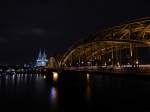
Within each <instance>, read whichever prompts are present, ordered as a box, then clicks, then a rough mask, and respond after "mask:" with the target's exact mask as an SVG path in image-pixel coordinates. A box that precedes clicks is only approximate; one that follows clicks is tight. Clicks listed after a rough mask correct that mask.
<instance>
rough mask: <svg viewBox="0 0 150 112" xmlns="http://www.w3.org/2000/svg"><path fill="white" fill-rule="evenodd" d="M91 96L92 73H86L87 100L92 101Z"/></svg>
mask: <svg viewBox="0 0 150 112" xmlns="http://www.w3.org/2000/svg"><path fill="white" fill-rule="evenodd" d="M90 97H91V84H90V74H86V100H87V102H89V101H90Z"/></svg>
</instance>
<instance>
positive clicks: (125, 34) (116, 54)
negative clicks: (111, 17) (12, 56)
mask: <svg viewBox="0 0 150 112" xmlns="http://www.w3.org/2000/svg"><path fill="white" fill-rule="evenodd" d="M149 46H150V18H143V19H138V20H134V21H131V22H129V23H126V24H123V25H119V26H115V27H112V28H108V29H106V30H101V31H97V32H95V33H93V34H92V35H91V36H90V37H88V38H86V39H84V40H82V41H80V42H78V43H76V44H75V45H73V46H72V47H71V48H70V49H69V50H68V51H67V52H66V53H65V54H64V56H63V58H62V59H61V61H60V63H59V65H60V66H61V67H89V66H98V67H102V68H104V67H107V68H117V67H118V68H121V67H138V66H139V64H140V63H141V64H143V63H142V61H141V60H142V59H141V58H140V57H139V52H138V50H139V48H145V47H149ZM143 50H144V49H143ZM143 53H144V51H143ZM140 61H141V62H140ZM141 66H142V65H141Z"/></svg>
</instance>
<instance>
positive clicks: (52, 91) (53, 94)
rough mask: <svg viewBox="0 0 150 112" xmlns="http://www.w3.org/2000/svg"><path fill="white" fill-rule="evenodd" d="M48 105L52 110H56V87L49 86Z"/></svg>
mask: <svg viewBox="0 0 150 112" xmlns="http://www.w3.org/2000/svg"><path fill="white" fill-rule="evenodd" d="M50 107H51V110H52V112H53V111H57V110H58V88H56V87H54V86H52V87H51V88H50Z"/></svg>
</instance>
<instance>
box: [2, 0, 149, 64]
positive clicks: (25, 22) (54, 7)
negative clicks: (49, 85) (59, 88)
mask: <svg viewBox="0 0 150 112" xmlns="http://www.w3.org/2000/svg"><path fill="white" fill-rule="evenodd" d="M147 16H150V1H149V0H141V1H138V0H124V1H123V0H74V1H73V0H50V1H48V0H24V1H22V0H10V1H7V0H4V1H3V2H2V1H1V2H0V63H2V64H4V63H11V64H17V63H18V64H22V63H30V62H33V60H35V58H36V56H37V54H38V51H39V48H42V49H44V48H45V51H46V52H47V55H48V56H49V57H50V56H53V55H56V54H63V53H64V52H65V51H66V50H67V48H68V47H69V46H71V45H72V44H73V43H75V41H77V40H79V39H80V38H85V37H86V36H87V35H88V34H89V33H91V32H95V31H97V30H99V29H103V28H107V27H109V26H113V25H117V24H120V23H124V22H127V21H128V20H132V19H137V18H141V17H147Z"/></svg>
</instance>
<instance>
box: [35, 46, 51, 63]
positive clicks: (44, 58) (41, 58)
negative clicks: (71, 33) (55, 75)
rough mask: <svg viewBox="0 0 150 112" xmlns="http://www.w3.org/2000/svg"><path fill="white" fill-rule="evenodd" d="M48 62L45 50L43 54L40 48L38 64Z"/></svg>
mask: <svg viewBox="0 0 150 112" xmlns="http://www.w3.org/2000/svg"><path fill="white" fill-rule="evenodd" d="M47 62H48V60H47V56H46V53H45V50H44V52H43V54H42V51H41V49H40V51H39V54H38V58H37V60H36V66H46V64H47Z"/></svg>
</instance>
